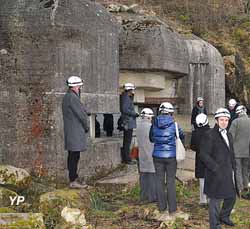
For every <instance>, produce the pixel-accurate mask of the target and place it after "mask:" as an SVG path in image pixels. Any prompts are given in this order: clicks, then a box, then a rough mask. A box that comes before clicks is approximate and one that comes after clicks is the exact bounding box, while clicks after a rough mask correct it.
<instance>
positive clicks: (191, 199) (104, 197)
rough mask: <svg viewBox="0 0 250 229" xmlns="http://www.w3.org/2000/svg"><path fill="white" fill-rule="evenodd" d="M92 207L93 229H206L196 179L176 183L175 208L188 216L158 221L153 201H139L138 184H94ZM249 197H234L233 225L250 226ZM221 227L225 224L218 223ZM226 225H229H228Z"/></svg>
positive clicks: (248, 228)
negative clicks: (172, 220)
mask: <svg viewBox="0 0 250 229" xmlns="http://www.w3.org/2000/svg"><path fill="white" fill-rule="evenodd" d="M91 193H92V194H91V198H92V210H91V212H90V214H89V215H88V216H87V221H89V222H90V223H91V224H92V225H93V227H94V228H96V229H141V228H145V229H147V228H151V229H158V228H159V229H160V228H161V229H167V228H171V229H182V228H183V229H187V228H189V229H196V228H197V229H207V228H209V224H208V210H207V209H206V208H202V207H200V206H199V204H198V200H199V192H198V182H197V181H191V182H189V183H187V184H185V185H182V184H180V183H177V199H178V209H180V210H182V211H183V212H186V213H188V214H189V215H190V217H189V220H187V221H185V220H182V219H177V220H176V221H175V222H158V221H156V220H155V219H154V217H153V215H154V212H155V211H157V205H156V204H155V203H153V204H143V203H141V202H140V200H139V194H140V188H139V186H138V185H135V186H133V187H126V186H119V187H116V186H114V185H113V186H112V187H111V188H110V187H102V186H99V187H95V188H93V190H92V191H91ZM249 212H250V200H243V199H241V200H239V199H237V202H236V205H235V211H234V213H233V214H232V220H233V221H234V222H235V223H236V226H235V227H234V228H235V229H250V214H249ZM222 228H228V227H224V226H222ZM229 228H230V227H229Z"/></svg>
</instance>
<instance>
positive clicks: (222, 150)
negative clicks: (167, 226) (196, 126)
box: [200, 108, 236, 229]
mask: <svg viewBox="0 0 250 229" xmlns="http://www.w3.org/2000/svg"><path fill="white" fill-rule="evenodd" d="M215 119H216V124H215V126H214V128H213V129H211V130H209V131H207V132H206V133H205V135H204V137H203V138H202V141H201V146H200V158H201V160H202V161H203V162H204V164H205V166H206V169H205V185H204V193H205V194H206V195H207V196H208V198H209V224H210V229H221V223H223V224H226V225H228V226H234V223H233V222H232V221H231V220H230V214H231V212H232V209H233V207H234V204H235V200H236V186H235V184H236V182H235V178H234V176H233V174H235V168H236V163H235V157H234V149H233V140H232V135H231V134H230V133H228V132H227V126H228V122H229V119H230V112H229V111H228V110H227V109H225V108H219V109H218V110H217V111H216V113H215ZM222 202H223V204H222V207H221V203H222Z"/></svg>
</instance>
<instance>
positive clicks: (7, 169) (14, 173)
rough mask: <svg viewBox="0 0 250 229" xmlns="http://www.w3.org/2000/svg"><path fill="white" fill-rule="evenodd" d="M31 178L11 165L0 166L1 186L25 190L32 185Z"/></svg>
mask: <svg viewBox="0 0 250 229" xmlns="http://www.w3.org/2000/svg"><path fill="white" fill-rule="evenodd" d="M30 182H31V176H30V174H29V173H28V172H27V171H26V170H25V169H21V168H16V167H14V166H11V165H0V184H1V185H11V186H15V187H16V188H17V189H25V188H27V187H28V186H29V185H30Z"/></svg>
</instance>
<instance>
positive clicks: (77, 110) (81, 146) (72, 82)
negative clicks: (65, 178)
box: [62, 76, 89, 188]
mask: <svg viewBox="0 0 250 229" xmlns="http://www.w3.org/2000/svg"><path fill="white" fill-rule="evenodd" d="M82 84H83V83H82V80H81V78H79V77H78V76H71V77H69V79H68V80H67V85H68V87H69V90H68V92H67V93H66V94H65V96H64V98H63V103H62V113H63V124H64V142H65V150H67V151H68V161H67V162H68V171H69V180H70V188H85V187H86V186H87V185H86V184H81V183H79V181H77V178H78V174H77V166H78V162H79V159H80V152H81V151H85V150H86V148H87V144H86V133H87V132H88V131H89V125H88V116H87V112H86V110H85V108H84V106H83V104H82V103H81V101H80V87H81V85H82Z"/></svg>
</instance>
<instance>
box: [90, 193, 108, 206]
mask: <svg viewBox="0 0 250 229" xmlns="http://www.w3.org/2000/svg"><path fill="white" fill-rule="evenodd" d="M90 201H91V207H92V209H94V210H104V209H105V207H106V203H105V202H104V201H103V200H102V198H101V194H100V193H98V192H92V193H91V194H90Z"/></svg>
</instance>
